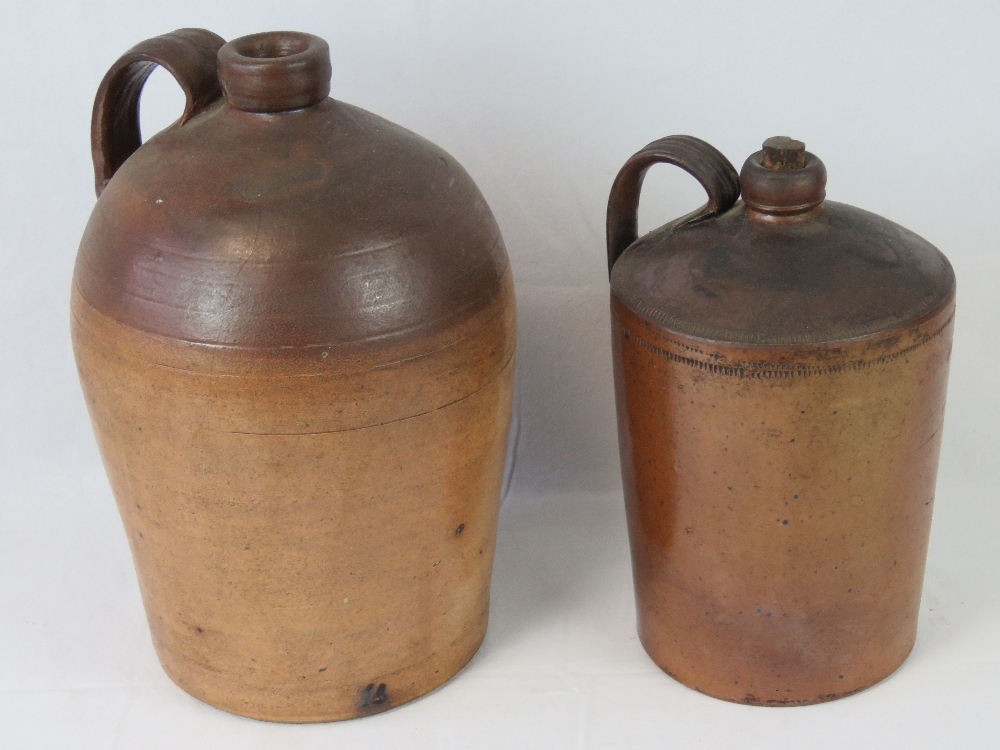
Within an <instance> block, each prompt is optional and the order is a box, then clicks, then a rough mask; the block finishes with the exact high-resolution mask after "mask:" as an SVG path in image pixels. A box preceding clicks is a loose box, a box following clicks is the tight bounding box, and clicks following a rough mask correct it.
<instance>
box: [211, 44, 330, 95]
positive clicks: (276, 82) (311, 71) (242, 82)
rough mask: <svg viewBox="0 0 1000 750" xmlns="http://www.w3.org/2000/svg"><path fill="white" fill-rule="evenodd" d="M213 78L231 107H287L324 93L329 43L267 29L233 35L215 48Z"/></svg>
mask: <svg viewBox="0 0 1000 750" xmlns="http://www.w3.org/2000/svg"><path fill="white" fill-rule="evenodd" d="M218 64H219V83H220V85H221V87H222V92H223V94H225V97H226V101H227V102H228V104H229V105H230V106H231V107H235V108H236V109H240V110H243V111H245V112H260V113H269V112H287V111H289V110H294V109H303V108H305V107H311V106H313V105H315V104H319V103H320V102H322V101H323V100H324V99H326V97H327V96H329V94H330V78H331V75H332V69H331V66H330V47H329V46H328V45H327V43H326V42H325V41H323V40H322V39H320V38H319V37H317V36H313V35H312V34H303V33H300V32H296V31H269V32H264V33H262V34H251V35H250V36H244V37H240V38H239V39H234V40H233V41H231V42H229V43H228V44H226V45H224V46H223V47H222V49H220V50H219V60H218Z"/></svg>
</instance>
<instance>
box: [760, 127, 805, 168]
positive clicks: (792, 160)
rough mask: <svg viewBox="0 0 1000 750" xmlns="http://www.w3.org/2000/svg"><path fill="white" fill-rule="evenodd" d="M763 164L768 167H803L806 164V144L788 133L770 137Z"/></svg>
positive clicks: (765, 142)
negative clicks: (790, 136)
mask: <svg viewBox="0 0 1000 750" xmlns="http://www.w3.org/2000/svg"><path fill="white" fill-rule="evenodd" d="M761 164H763V165H764V166H765V167H766V168H767V169H802V168H803V167H804V166H805V165H806V144H804V143H803V142H802V141H797V140H795V139H794V138H789V137H788V136H787V135H776V136H773V137H771V138H768V139H767V140H766V141H764V157H763V158H762V159H761Z"/></svg>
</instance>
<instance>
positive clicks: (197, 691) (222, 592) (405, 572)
mask: <svg viewBox="0 0 1000 750" xmlns="http://www.w3.org/2000/svg"><path fill="white" fill-rule="evenodd" d="M156 65H160V66H163V67H164V68H166V69H167V70H168V71H170V73H172V74H173V75H174V77H175V78H176V79H177V81H178V83H179V84H180V86H181V87H182V88H183V90H184V92H185V94H186V97H187V104H186V107H185V110H184V113H183V114H182V116H181V117H180V119H179V120H178V121H177V122H175V123H174V124H173V125H171V126H169V127H168V128H166V129H165V130H164V131H163V132H161V133H159V134H157V135H156V136H154V137H153V138H151V139H150V140H148V141H147V142H146V143H145V144H142V145H141V146H140V135H139V129H138V106H139V96H140V92H141V89H142V86H143V83H144V82H145V80H146V78H147V77H148V76H149V74H150V72H151V71H152V69H153V68H154V67H155V66H156ZM330 80H331V63H330V56H329V48H328V47H327V45H326V43H325V42H324V41H323V40H321V39H319V38H317V37H314V36H310V35H308V34H302V33H292V32H276V33H264V34H257V35H253V36H247V37H243V38H240V39H236V40H234V41H232V42H229V43H228V44H226V43H225V42H224V40H223V39H221V38H219V37H218V36H216V35H215V34H212V33H210V32H208V31H204V30H200V29H182V30H179V31H176V32H173V33H170V34H165V35H163V36H160V37H156V38H154V39H150V40H148V41H145V42H143V43H141V44H139V45H138V46H136V47H134V48H133V49H132V50H130V51H129V52H127V53H126V54H125V55H124V56H123V57H122V58H121V59H119V60H118V61H117V62H116V63H115V64H114V66H113V67H112V68H111V70H110V71H109V72H108V74H107V76H106V77H105V78H104V81H103V83H102V84H101V86H100V89H99V91H98V94H97V101H96V103H95V107H94V117H93V130H92V136H93V157H94V166H95V170H96V179H97V192H98V195H99V200H98V201H97V205H96V207H95V208H94V212H93V214H92V216H91V218H90V222H89V224H88V225H87V228H86V232H85V234H84V236H83V240H82V243H81V245H80V251H79V255H78V258H77V263H76V270H75V275H74V282H73V291H72V329H73V343H74V348H75V352H76V359H77V364H78V368H79V373H80V378H81V381H82V384H83V390H84V393H85V396H86V400H87V404H88V407H89V410H90V415H91V419H92V421H93V425H94V430H95V433H96V436H97V441H98V443H99V446H100V450H101V454H102V456H103V458H104V462H105V466H106V469H107V473H108V477H109V479H110V482H111V486H112V489H113V491H114V495H115V498H116V500H117V503H118V507H119V510H120V512H121V516H122V519H123V521H124V525H125V530H126V533H127V536H128V542H129V544H130V546H131V550H132V554H133V556H134V559H135V565H136V570H137V573H138V579H139V586H140V589H141V592H142V598H143V603H144V605H145V609H146V614H147V616H148V619H149V624H150V629H151V631H152V636H153V642H154V645H155V647H156V651H157V653H158V656H159V658H160V661H161V663H162V664H163V667H164V669H165V670H166V672H167V674H168V675H169V676H170V677H171V678H172V679H173V680H174V681H175V682H176V683H177V684H178V685H179V686H181V687H182V688H183V689H185V690H186V691H188V692H189V693H191V694H192V695H194V696H196V697H198V698H200V699H202V700H204V701H206V702H208V703H210V704H212V705H214V706H217V707H219V708H222V709H225V710H227V711H231V712H234V713H237V714H243V715H246V716H251V717H256V718H261V719H270V720H276V721H291V722H305V721H326V720H335V719H346V718H351V717H356V716H363V715H366V714H371V713H374V712H378V711H383V710H385V709H387V708H391V707H393V706H397V705H399V704H401V703H404V702H406V701H409V700H412V699H414V698H416V697H417V696H420V695H422V694H424V693H426V692H428V691H430V690H431V689H433V688H435V687H437V686H438V685H440V684H441V683H443V682H444V681H446V680H447V679H448V678H449V677H451V676H452V675H454V674H455V673H456V672H457V671H458V670H459V669H460V668H461V667H462V666H463V665H464V664H466V662H468V661H469V659H470V658H471V657H472V656H473V654H474V653H475V652H476V650H477V648H478V647H479V644H480V642H481V641H482V639H483V636H484V633H485V630H486V620H487V612H488V605H489V583H490V573H491V566H492V559H493V550H494V540H495V532H496V522H497V512H498V506H499V494H500V487H501V478H502V473H503V466H504V455H505V448H506V437H507V430H508V422H509V416H510V403H511V390H512V377H513V362H514V298H513V291H512V281H511V273H510V269H509V265H508V260H507V254H506V250H505V249H504V244H503V241H502V239H501V237H500V233H499V230H498V228H497V225H496V222H495V221H494V218H493V216H492V214H491V213H490V210H489V208H488V207H487V205H486V203H485V202H484V200H483V197H482V195H481V194H480V192H479V191H478V189H477V188H476V186H475V185H474V184H473V182H472V180H471V179H470V178H469V176H468V175H467V174H466V172H465V171H464V170H463V169H462V168H461V166H459V164H457V163H456V162H455V160H454V159H453V158H452V157H451V156H449V155H448V154H447V153H445V152H444V151H442V150H441V149H439V148H437V147H436V146H434V145H432V144H431V143H429V142H428V141H426V140H424V139H423V138H420V137H418V136H416V135H414V134H413V133H411V132H409V131H407V130H405V129H403V128H401V127H399V126H397V125H394V124H392V123H390V122H387V121H386V120H383V119H382V118H380V117H377V116H375V115H373V114H371V113H369V112H366V111H364V110H362V109H359V108H357V107H353V106H351V105H349V104H345V103H343V102H340V101H337V100H334V99H331V98H329V97H328V94H329V91H330Z"/></svg>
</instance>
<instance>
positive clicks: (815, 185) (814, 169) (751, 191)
mask: <svg viewBox="0 0 1000 750" xmlns="http://www.w3.org/2000/svg"><path fill="white" fill-rule="evenodd" d="M740 192H741V193H742V195H743V202H744V204H746V209H747V213H748V214H750V216H751V217H752V218H754V219H761V220H765V221H775V220H783V219H786V218H787V219H792V218H796V219H797V218H802V217H805V216H807V215H810V214H812V213H813V211H814V210H815V209H817V208H819V206H820V205H821V204H822V203H823V200H824V198H825V197H826V167H825V166H824V165H823V162H822V161H820V159H819V157H817V156H816V155H815V154H811V153H809V152H808V151H806V150H805V144H804V143H802V142H801V141H796V140H794V139H792V138H787V137H785V136H776V137H774V138H768V139H767V140H766V141H764V148H763V149H762V150H760V151H758V152H757V153H755V154H752V155H751V156H750V157H749V158H748V159H747V160H746V162H745V163H744V164H743V169H742V171H741V172H740Z"/></svg>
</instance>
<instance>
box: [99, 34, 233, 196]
mask: <svg viewBox="0 0 1000 750" xmlns="http://www.w3.org/2000/svg"><path fill="white" fill-rule="evenodd" d="M225 43H226V40H225V39H223V38H222V37H220V36H219V35H218V34H213V33H212V32H211V31H206V30H205V29H178V30H177V31H172V32H170V33H169V34H163V35H162V36H157V37H153V38H152V39H147V40H146V41H144V42H140V43H139V44H137V45H136V46H134V47H133V48H132V49H130V50H129V51H128V52H126V53H125V54H124V55H122V56H121V57H120V58H118V61H117V62H115V64H114V65H112V66H111V69H110V70H109V71H108V72H107V75H105V76H104V80H103V81H101V86H100V88H98V89H97V98H96V99H95V100H94V115H93V119H92V120H91V124H90V148H91V151H92V153H93V157H94V183H95V186H96V189H97V195H98V196H100V194H101V193H102V192H103V191H104V188H105V187H106V186H107V184H108V182H109V181H110V180H111V178H112V177H113V176H114V174H115V172H117V171H118V168H119V167H120V166H121V165H122V164H124V163H125V160H126V159H128V158H129V157H130V156H131V155H132V154H133V153H134V152H135V150H136V149H137V148H139V146H141V145H142V136H141V134H140V133H139V95H140V94H141V93H142V87H143V85H144V84H145V83H146V79H147V78H149V74H150V73H152V72H153V68H155V67H156V66H157V65H162V66H163V67H164V68H166V69H167V70H168V71H170V73H171V75H173V77H174V78H175V79H177V83H178V84H180V87H181V88H182V89H183V90H184V95H185V96H186V97H187V103H186V105H185V106H184V114H182V115H181V118H180V120H178V121H177V123H176V125H178V126H180V125H183V124H184V123H185V122H187V121H188V120H190V119H191V118H192V117H194V116H195V115H197V114H198V113H200V112H203V111H204V110H205V109H207V108H208V107H209V106H210V105H211V104H212V103H213V102H214V101H215V100H216V99H218V98H219V97H220V96H221V95H222V91H221V90H220V88H219V77H218V75H217V73H216V62H215V61H216V56H217V55H218V52H219V48H220V47H222V45H223V44H225Z"/></svg>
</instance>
